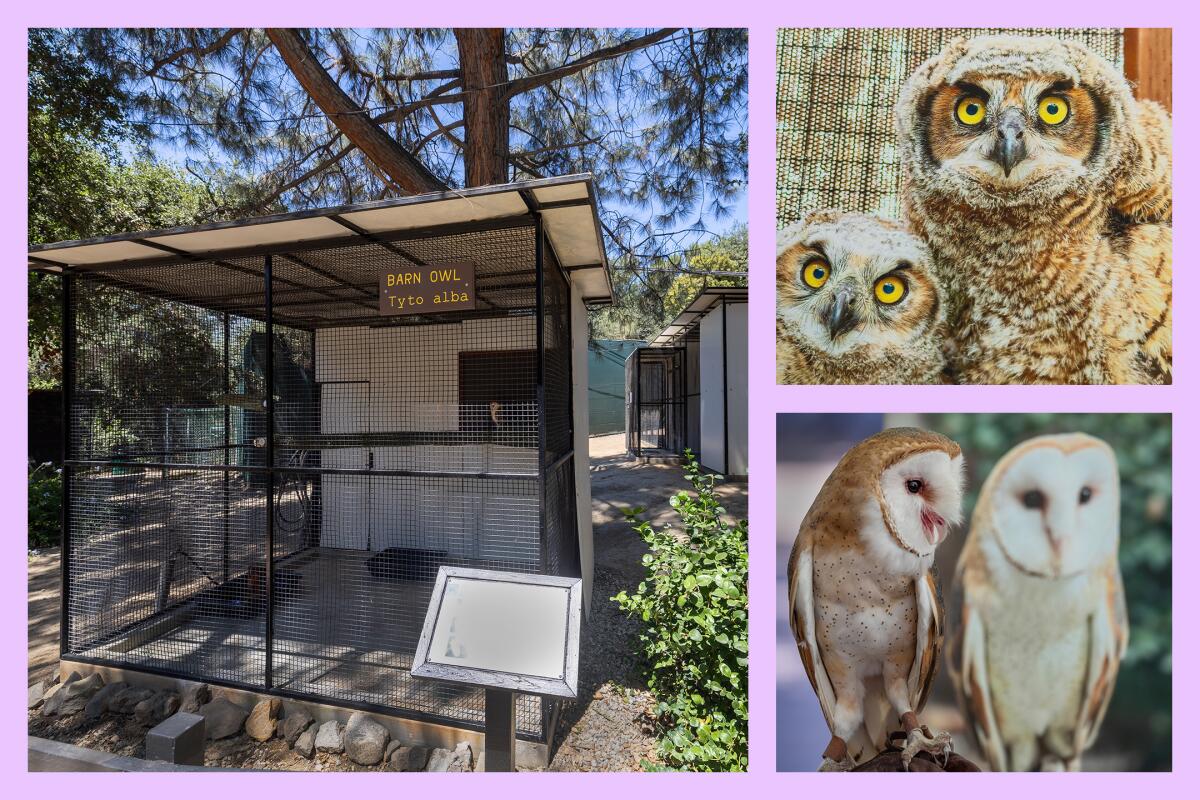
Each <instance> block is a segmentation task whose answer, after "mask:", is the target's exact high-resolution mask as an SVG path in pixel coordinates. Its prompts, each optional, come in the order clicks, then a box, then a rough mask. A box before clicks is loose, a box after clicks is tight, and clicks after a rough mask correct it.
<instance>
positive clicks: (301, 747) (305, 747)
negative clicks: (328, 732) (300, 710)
mask: <svg viewBox="0 0 1200 800" xmlns="http://www.w3.org/2000/svg"><path fill="white" fill-rule="evenodd" d="M319 727H320V726H319V725H317V723H315V722H314V723H312V724H311V725H309V726H308V727H307V728H305V729H304V731H303V732H301V734H300V735H299V736H297V737H296V744H295V745H293V748H294V749H295V751H296V752H297V753H299V754H300V755H302V756H304V757H305V758H312V757H313V755H314V754H315V753H316V752H317V728H319Z"/></svg>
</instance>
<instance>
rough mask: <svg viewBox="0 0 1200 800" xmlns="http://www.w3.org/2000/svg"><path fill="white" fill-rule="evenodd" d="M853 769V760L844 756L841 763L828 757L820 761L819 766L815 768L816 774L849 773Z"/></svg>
mask: <svg viewBox="0 0 1200 800" xmlns="http://www.w3.org/2000/svg"><path fill="white" fill-rule="evenodd" d="M852 769H854V760H853V759H852V758H850V756H846V757H845V758H843V759H842V760H841V761H834V760H833V759H832V758H830V757H829V756H825V757H824V758H822V759H821V766H819V767H817V772H850V771H851V770H852Z"/></svg>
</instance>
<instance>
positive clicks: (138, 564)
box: [30, 176, 610, 741]
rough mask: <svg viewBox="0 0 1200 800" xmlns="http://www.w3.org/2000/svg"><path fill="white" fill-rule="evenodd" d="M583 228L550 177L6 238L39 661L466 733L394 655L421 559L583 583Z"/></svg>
mask: <svg viewBox="0 0 1200 800" xmlns="http://www.w3.org/2000/svg"><path fill="white" fill-rule="evenodd" d="M597 220H598V217H597V211H596V207H595V195H594V190H593V187H592V183H591V180H590V179H589V178H587V177H578V176H577V177H568V178H561V179H548V180H540V181H530V182H526V183H518V184H506V185H502V186H495V187H484V188H480V189H469V190H462V191H456V192H447V193H440V194H434V195H420V196H414V197H407V198H402V199H400V200H391V201H382V202H379V203H373V204H366V205H360V206H348V207H342V208H337V209H327V210H321V211H311V212H300V213H296V214H291V215H281V216H277V217H268V218H263V219H256V220H246V221H242V222H235V223H220V224H215V225H210V226H205V227H200V228H191V229H177V230H172V231H162V232H154V233H147V234H137V235H122V236H115V237H108V238H105V239H101V240H90V241H86V242H70V243H64V244H60V245H49V246H46V247H39V248H35V249H34V250H33V251H32V252H31V254H30V266H31V267H33V268H37V269H45V270H50V271H55V272H61V273H62V274H63V276H64V286H65V293H64V294H65V300H64V309H63V312H64V313H63V319H64V334H65V336H64V341H65V358H64V394H65V405H66V408H65V414H66V415H65V419H66V420H67V424H66V426H65V439H66V441H65V452H64V463H65V476H66V478H65V481H64V483H65V502H64V507H65V520H64V531H63V536H64V547H63V558H62V564H63V598H62V604H63V605H62V655H63V658H64V659H65V660H67V661H78V662H85V663H89V664H97V665H106V666H112V667H120V668H124V669H132V670H141V671H147V672H154V673H161V674H165V675H169V676H174V677H180V678H188V679H194V680H203V681H210V682H214V683H219V684H225V685H229V686H234V687H239V688H245V689H250V690H256V691H266V692H271V693H275V694H280V695H284V696H294V697H298V698H306V699H313V700H318V701H324V702H331V703H335V704H339V705H347V706H352V707H359V708H365V709H369V710H376V711H381V712H384V713H390V714H397V715H401V716H408V717H413V718H418V719H424V720H429V721H434V722H440V723H445V724H450V725H454V726H457V727H468V728H479V727H481V725H482V721H483V720H482V718H483V692H482V691H481V690H476V689H470V688H463V687H451V686H448V685H446V684H443V683H438V682H433V681H422V680H418V679H414V678H413V677H412V676H411V675H410V673H409V669H410V666H411V658H412V654H413V650H414V647H415V645H416V643H417V640H418V637H419V635H420V629H421V624H422V622H423V620H424V616H425V610H426V606H427V603H428V599H429V594H430V592H431V590H432V586H433V581H434V577H435V575H436V573H437V570H438V567H439V566H442V565H449V566H456V567H473V568H485V569H498V570H507V571H516V572H529V573H542V574H550V575H559V576H571V577H581V576H582V577H583V578H584V582H585V586H584V588H585V590H589V589H590V576H591V522H590V494H589V489H588V483H587V482H588V478H587V458H586V435H587V431H586V427H587V426H586V420H587V405H586V392H587V380H586V373H585V372H583V364H584V362H585V359H586V349H585V348H586V339H587V333H586V331H587V327H586V326H587V321H586V307H585V304H588V303H599V302H608V301H609V298H610V287H609V282H608V274H607V265H606V261H605V256H604V250H603V246H602V243H601V239H600V233H599V225H598V221H597ZM431 282H432V283H431ZM576 365H577V367H576ZM577 372H579V373H582V374H577ZM577 420H578V424H577V423H576V421H577ZM577 448H579V449H580V452H582V453H583V455H581V456H580V457H579V458H576V450H577ZM554 712H555V709H554V708H553V705H552V704H551V703H550V702H543V700H542V699H541V698H538V697H534V696H523V697H521V698H520V699H519V701H518V719H517V723H518V730H519V733H520V734H521V735H522V736H524V737H526V738H531V739H535V740H540V741H544V740H545V739H546V738H548V735H549V732H550V731H551V730H552V720H553V714H554Z"/></svg>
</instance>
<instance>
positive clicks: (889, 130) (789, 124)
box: [776, 28, 1123, 227]
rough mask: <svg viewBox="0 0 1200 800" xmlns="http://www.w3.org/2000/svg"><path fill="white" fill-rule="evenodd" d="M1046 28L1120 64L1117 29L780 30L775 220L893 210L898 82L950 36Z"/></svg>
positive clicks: (1035, 31)
mask: <svg viewBox="0 0 1200 800" xmlns="http://www.w3.org/2000/svg"><path fill="white" fill-rule="evenodd" d="M984 33H1012V34H1019V35H1051V36H1058V37H1060V38H1063V39H1073V40H1076V41H1079V42H1081V43H1082V44H1085V45H1087V46H1088V47H1090V48H1092V49H1093V50H1095V51H1096V52H1097V53H1099V54H1100V55H1102V56H1103V57H1105V58H1108V59H1109V60H1111V61H1112V62H1113V63H1114V64H1116V65H1117V66H1118V67H1120V66H1121V64H1122V62H1123V50H1122V30H1121V29H1120V28H1087V29H1071V28H1062V29H1051V28H1021V29H1000V28H884V29H879V28H799V29H797V28H783V29H780V30H779V33H778V39H777V59H778V72H777V87H776V88H777V94H776V150H777V160H776V199H777V210H776V222H777V224H778V226H779V227H783V226H785V225H788V224H790V223H792V222H795V221H796V220H798V219H800V218H802V217H803V216H804V215H805V214H806V213H808V212H810V211H814V210H816V209H821V208H836V209H840V210H842V211H856V212H862V213H869V214H880V215H883V216H887V217H893V218H897V217H899V216H900V202H899V191H900V164H899V153H898V151H897V148H896V144H895V142H896V135H895V132H894V128H893V125H894V123H893V117H892V111H893V108H894V106H895V104H896V99H897V96H898V95H899V93H900V87H901V86H902V85H903V84H904V82H905V81H906V80H907V79H908V76H909V75H911V74H912V72H913V70H915V69H916V68H917V67H918V66H919V65H920V64H921V63H922V62H924V61H925V60H926V59H928V58H930V57H932V56H933V55H935V54H937V53H938V52H939V51H940V50H941V49H942V47H943V46H944V45H945V44H947V43H948V42H949V41H950V40H951V39H953V38H955V37H957V36H973V35H976V34H984Z"/></svg>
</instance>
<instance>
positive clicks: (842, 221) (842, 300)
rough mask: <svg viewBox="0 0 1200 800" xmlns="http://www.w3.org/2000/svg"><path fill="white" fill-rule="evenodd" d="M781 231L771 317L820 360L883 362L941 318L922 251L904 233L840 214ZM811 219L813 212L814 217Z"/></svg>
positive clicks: (876, 221) (873, 220)
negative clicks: (854, 357)
mask: <svg viewBox="0 0 1200 800" xmlns="http://www.w3.org/2000/svg"><path fill="white" fill-rule="evenodd" d="M835 213H838V216H837V217H832V216H831V218H829V219H825V218H821V219H819V220H811V219H810V221H807V222H806V223H804V224H802V225H797V226H794V227H791V228H788V229H785V230H784V231H782V232H781V234H780V240H779V242H778V243H777V246H776V262H775V264H776V292H777V295H776V317H777V319H778V320H779V323H780V324H781V325H782V326H783V327H784V328H785V329H786V330H787V332H788V334H789V335H791V336H793V337H794V338H795V339H796V340H797V341H799V342H802V343H803V344H804V345H806V346H808V347H809V348H811V349H813V350H816V351H820V352H821V353H822V354H824V355H826V356H832V357H835V358H840V357H842V356H845V355H848V354H850V353H860V352H861V353H864V354H866V355H868V356H870V357H877V358H883V357H887V356H886V353H887V351H888V350H890V349H891V348H897V349H899V348H903V347H905V346H907V345H909V344H910V343H911V342H912V341H914V340H916V339H918V338H919V337H922V336H926V335H928V334H929V331H930V330H931V329H932V326H933V325H935V324H937V322H938V321H939V320H940V299H939V297H938V289H937V284H936V281H935V278H934V277H933V275H932V273H931V272H930V270H929V268H928V253H927V252H926V251H925V249H924V246H923V245H922V244H921V242H920V241H919V240H917V239H916V238H915V237H913V236H912V235H911V234H909V233H908V232H907V231H905V230H904V229H903V228H901V227H899V226H897V225H895V223H889V222H887V221H884V220H880V219H878V218H873V217H865V216H858V215H841V214H840V213H839V212H818V214H822V215H823V214H829V215H833V214H835ZM814 216H815V215H814Z"/></svg>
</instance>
